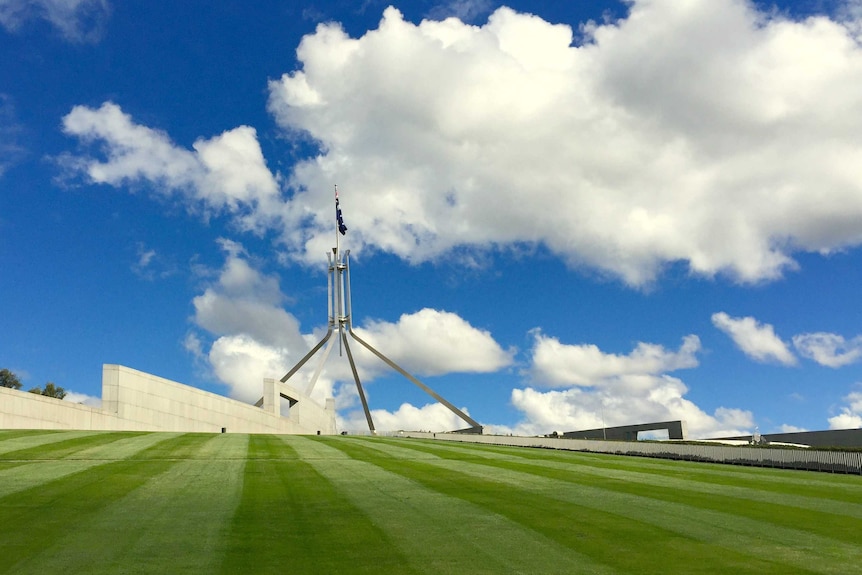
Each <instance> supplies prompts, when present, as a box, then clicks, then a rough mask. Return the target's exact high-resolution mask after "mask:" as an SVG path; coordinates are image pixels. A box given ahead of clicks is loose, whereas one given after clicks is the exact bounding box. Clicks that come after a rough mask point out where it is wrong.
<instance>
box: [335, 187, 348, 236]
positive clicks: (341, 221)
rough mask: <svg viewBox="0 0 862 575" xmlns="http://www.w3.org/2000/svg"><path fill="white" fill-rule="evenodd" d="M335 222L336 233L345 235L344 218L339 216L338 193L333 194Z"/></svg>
mask: <svg viewBox="0 0 862 575" xmlns="http://www.w3.org/2000/svg"><path fill="white" fill-rule="evenodd" d="M335 221H336V222H337V223H338V231H339V232H341V235H342V236H343V235H344V234H346V233H347V226H346V225H344V218H343V217H342V216H341V208H340V207H339V206H338V192H336V193H335Z"/></svg>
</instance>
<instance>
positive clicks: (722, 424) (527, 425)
mask: <svg viewBox="0 0 862 575" xmlns="http://www.w3.org/2000/svg"><path fill="white" fill-rule="evenodd" d="M534 337H535V345H534V347H533V364H532V366H531V369H530V375H531V378H532V379H533V381H534V382H535V383H536V384H538V385H544V386H551V387H558V388H559V387H566V388H568V389H562V390H552V391H540V390H537V389H535V388H533V387H528V388H526V389H514V390H512V404H513V405H514V406H515V407H516V408H517V409H519V410H520V411H522V412H523V413H524V420H523V421H522V422H520V423H519V424H517V425H516V426H515V427H513V428H511V429H508V430H504V429H498V428H495V430H496V432H500V431H509V432H513V433H516V434H518V435H538V434H545V433H550V432H551V431H560V432H565V431H575V430H578V429H592V428H599V427H603V426H609V427H612V426H618V425H630V424H635V423H647V422H653V421H666V420H675V419H682V420H685V421H686V423H687V425H688V430H689V434H690V436H692V437H710V436H712V437H715V436H721V435H736V434H740V433H743V432H744V430H745V429H746V428H750V427H752V426H753V418H752V414H751V413H750V412H748V411H743V410H739V409H728V408H724V407H720V408H718V409H716V410H715V412H714V414H713V415H708V414H707V413H705V412H704V411H702V410H701V409H700V408H699V407H698V406H697V405H695V404H694V403H692V402H691V401H690V400H688V399H686V398H685V397H684V396H685V394H686V393H687V392H688V388H687V387H686V385H685V384H684V383H683V382H682V381H681V380H680V379H678V378H675V377H672V376H670V375H668V374H667V372H671V371H676V370H679V369H688V368H693V367H696V366H697V365H698V360H697V357H696V354H697V352H698V351H700V340H699V339H698V338H697V336H695V335H689V336H686V337H685V338H683V342H682V344H681V345H680V348H679V349H678V350H677V351H669V350H666V349H665V348H664V347H663V346H661V345H657V344H649V343H639V344H638V345H637V346H636V347H635V349H634V350H633V351H632V352H631V353H629V354H628V355H617V354H611V353H605V352H603V351H601V350H600V349H599V348H598V347H597V346H594V345H568V344H563V343H560V341H559V340H557V339H556V338H553V337H548V336H545V335H543V334H542V333H541V332H539V331H535V332H534Z"/></svg>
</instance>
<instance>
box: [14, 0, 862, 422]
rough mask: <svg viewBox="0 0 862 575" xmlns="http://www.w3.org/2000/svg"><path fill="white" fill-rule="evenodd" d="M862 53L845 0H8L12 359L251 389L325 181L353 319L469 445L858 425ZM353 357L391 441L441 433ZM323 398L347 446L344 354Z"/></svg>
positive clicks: (291, 293) (323, 245)
mask: <svg viewBox="0 0 862 575" xmlns="http://www.w3.org/2000/svg"><path fill="white" fill-rule="evenodd" d="M570 5H571V6H570ZM860 46H862V5H860V4H859V2H856V1H825V0H824V1H806V2H778V3H776V4H768V3H763V2H759V3H749V2H742V1H738V0H721V1H716V0H702V1H697V0H692V1H688V2H679V1H678V0H638V1H634V2H631V3H619V2H612V1H606V2H577V3H560V2H529V3H528V2H512V3H508V4H506V5H501V4H497V3H494V2H485V1H476V2H469V1H455V2H451V3H445V2H444V3H435V2H410V3H407V4H401V5H392V6H389V4H387V3H385V2H375V1H373V0H372V1H370V2H365V3H362V4H361V5H357V4H356V3H351V2H339V1H336V2H323V3H320V2H317V3H307V4H302V3H285V2H255V3H254V6H253V8H250V7H248V4H247V3H245V2H217V3H212V2H203V1H192V0H189V1H185V2H123V3H119V2H112V1H110V0H0V72H2V74H0V270H2V271H0V321H2V329H0V367H6V368H9V369H11V370H13V371H14V372H16V373H17V374H18V375H19V376H20V377H21V379H22V380H23V382H24V384H25V386H26V387H31V386H37V385H43V384H44V383H45V382H47V381H53V382H55V383H56V384H58V385H61V386H63V387H65V388H66V389H68V390H71V391H72V392H73V393H72V394H70V397H69V399H70V400H73V401H84V402H89V403H93V402H96V401H97V398H98V396H99V395H100V389H101V388H100V386H101V381H100V380H101V365H102V364H104V363H119V364H122V365H126V366H129V367H132V368H135V369H140V370H143V371H147V372H150V373H153V374H156V375H159V376H162V377H165V378H168V379H172V380H175V381H179V382H182V383H186V384H189V385H193V386H197V387H201V388H203V389H207V390H211V391H215V392H218V393H222V394H225V395H230V396H232V397H236V398H239V399H242V400H245V401H254V400H256V399H257V397H259V396H260V389H261V379H262V378H263V377H281V376H282V375H283V374H284V373H285V372H286V371H287V369H289V368H290V367H291V366H292V365H293V364H294V363H295V362H296V361H297V360H298V359H299V358H300V357H302V356H303V355H304V354H305V353H306V351H307V350H308V349H310V348H311V346H312V345H314V343H316V342H317V341H318V340H319V338H320V337H321V335H322V334H323V332H324V331H325V328H326V322H327V319H326V315H327V309H326V274H325V267H326V255H325V254H326V252H327V251H328V250H329V249H330V248H331V247H332V245H333V244H334V221H333V219H334V218H333V211H334V210H333V187H334V185H336V184H337V185H338V187H339V194H340V198H341V204H342V208H343V210H344V217H345V221H346V223H347V225H348V227H349V231H348V233H347V235H346V236H345V237H344V239H343V243H342V248H346V249H350V250H351V254H352V256H351V264H352V265H351V275H352V278H351V279H352V284H353V285H352V288H353V312H354V318H353V321H354V325H355V326H356V328H357V331H358V332H359V333H360V334H361V335H363V337H365V338H366V339H368V340H369V341H370V342H371V343H373V344H374V345H375V346H376V347H378V348H379V349H380V350H381V351H383V352H384V353H386V354H387V355H390V356H391V357H392V358H393V359H395V360H396V361H397V362H398V363H400V364H402V365H403V366H404V367H405V368H407V369H408V370H409V371H411V372H413V373H415V374H416V375H417V376H419V377H420V378H421V379H422V380H423V381H424V382H425V383H427V384H428V385H430V386H431V387H432V388H434V389H435V390H437V391H438V392H439V393H440V394H441V395H443V396H444V397H446V398H447V399H449V400H450V401H451V402H452V403H454V404H456V405H458V406H462V407H465V408H466V409H467V410H468V411H469V413H470V414H471V416H472V417H474V418H475V419H477V420H478V421H480V422H481V423H483V424H484V425H486V426H487V428H488V430H489V431H495V432H499V433H524V434H538V433H549V432H551V431H555V430H556V431H569V430H574V429H583V428H592V427H599V426H601V425H602V423H603V422H604V423H605V424H607V425H623V424H627V423H639V422H645V421H657V420H665V419H685V420H686V421H687V422H688V426H689V430H690V432H691V434H692V435H694V436H699V437H708V436H717V435H722V434H730V433H742V432H751V431H753V430H754V429H755V427H757V428H759V429H760V431H761V432H763V433H769V432H777V431H793V430H802V429H826V428H830V427H831V428H850V427H860V426H862V385H860V382H862V378H860V369H859V367H860V360H862V335H860V333H862V329H860V317H862V314H861V313H860V307H859V303H858V302H859V296H858V290H859V286H860V285H862V278H860V275H862V271H860V269H862V266H860V264H862V251H860V248H859V245H860V243H862V184H860V182H862V167H860V166H862V145H860V141H859V134H860V133H862V47H860ZM356 355H357V361H358V364H359V369H360V373H361V375H362V378H363V382H364V383H365V384H366V390H367V393H368V396H369V401H370V404H371V407H372V409H373V414H374V417H375V421H376V424H377V428H378V429H399V428H419V429H434V430H442V429H452V428H454V427H461V426H462V422H460V421H459V420H457V418H455V419H453V416H452V415H451V414H450V413H449V412H448V411H447V410H445V408H442V406H439V405H437V404H434V402H433V400H431V399H430V398H429V397H428V396H426V395H424V394H423V393H422V392H421V391H420V390H418V389H416V388H415V387H414V386H413V385H412V384H410V383H409V382H408V381H406V380H404V379H403V378H401V377H400V376H397V375H394V374H392V373H391V372H389V371H387V369H385V367H384V366H382V365H381V364H380V363H379V362H378V361H377V360H376V359H374V358H373V357H370V356H369V355H368V354H364V353H363V352H362V350H357V351H356ZM310 365H311V364H310ZM311 371H313V369H308V370H304V371H303V372H301V373H300V374H298V375H297V378H299V379H298V380H297V381H296V383H297V385H298V386H299V387H302V386H303V385H304V381H303V378H306V379H307V378H308V377H309V376H310V374H311ZM314 394H315V397H316V398H318V399H320V400H322V399H323V398H324V397H327V396H331V397H335V399H336V404H337V406H338V408H339V418H340V425H341V427H342V428H344V429H360V428H362V426H363V425H364V417H363V416H362V413H361V409H360V406H359V402H358V399H357V396H356V392H355V386H354V385H353V383H352V380H351V378H350V371H349V366H347V365H346V358H345V357H339V356H338V355H337V353H333V355H332V356H331V357H330V360H329V362H328V363H327V364H326V370H325V372H324V374H323V376H322V378H321V381H320V382H319V383H318V385H317V386H316V387H315V390H314Z"/></svg>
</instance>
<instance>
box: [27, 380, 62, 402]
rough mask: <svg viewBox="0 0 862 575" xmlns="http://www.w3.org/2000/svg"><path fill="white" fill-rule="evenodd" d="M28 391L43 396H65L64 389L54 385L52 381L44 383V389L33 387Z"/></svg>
mask: <svg viewBox="0 0 862 575" xmlns="http://www.w3.org/2000/svg"><path fill="white" fill-rule="evenodd" d="M29 391H30V393H35V394H37V395H44V396H45V397H56V398H57V399H63V398H64V397H66V390H65V389H63V388H62V387H60V386H59V385H54V382H51V381H49V382H48V383H46V384H45V389H42V388H41V387H34V388H33V389H31V390H29Z"/></svg>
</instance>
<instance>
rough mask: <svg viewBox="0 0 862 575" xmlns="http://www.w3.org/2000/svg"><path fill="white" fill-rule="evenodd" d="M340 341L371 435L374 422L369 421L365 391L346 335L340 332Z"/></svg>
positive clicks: (369, 412)
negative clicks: (342, 342) (342, 344)
mask: <svg viewBox="0 0 862 575" xmlns="http://www.w3.org/2000/svg"><path fill="white" fill-rule="evenodd" d="M341 339H342V340H344V349H345V350H347V361H349V362H350V369H351V370H352V371H353V379H354V380H355V381H356V390H357V391H358V392H359V399H361V400H362V409H364V410H365V420H366V421H368V429H369V430H370V431H371V433H375V431H374V421H372V420H371V411H369V409H368V401H367V400H366V399H365V391H364V390H363V389H362V383H361V382H360V381H359V372H357V371H356V364H355V363H354V362H353V354H352V353H351V352H350V346H349V345H348V344H347V334H346V333H344V332H343V331H342V332H341Z"/></svg>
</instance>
